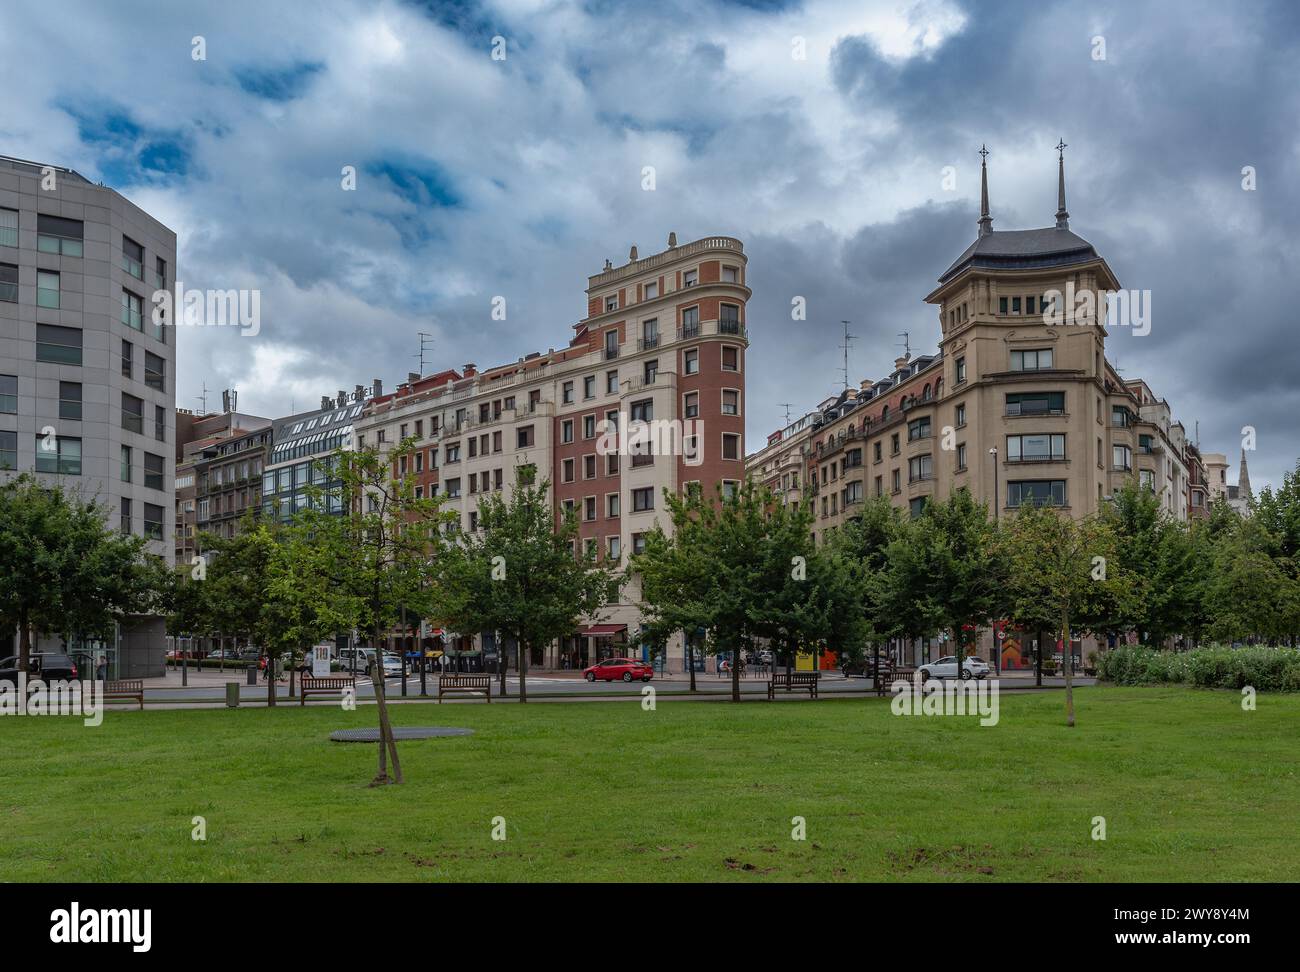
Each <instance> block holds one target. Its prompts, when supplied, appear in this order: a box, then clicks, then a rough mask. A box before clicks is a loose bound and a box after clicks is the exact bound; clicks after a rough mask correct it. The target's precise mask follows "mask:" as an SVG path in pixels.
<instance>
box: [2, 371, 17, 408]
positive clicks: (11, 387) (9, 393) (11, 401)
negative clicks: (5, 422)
mask: <svg viewBox="0 0 1300 972" xmlns="http://www.w3.org/2000/svg"><path fill="white" fill-rule="evenodd" d="M0 412H3V413H5V414H8V415H17V414H18V376H17V375H0Z"/></svg>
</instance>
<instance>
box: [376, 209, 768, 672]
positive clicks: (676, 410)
mask: <svg viewBox="0 0 1300 972" xmlns="http://www.w3.org/2000/svg"><path fill="white" fill-rule="evenodd" d="M586 294H587V313H586V316H585V317H584V318H583V319H582V320H581V321H579V322H578V323H577V324H575V325H573V336H572V338H571V339H570V340H569V344H568V346H567V347H564V348H561V349H558V350H557V349H554V348H552V349H549V350H548V351H547V352H546V353H545V354H542V353H531V354H526V355H524V356H522V357H520V358H517V359H516V360H514V361H511V362H508V363H506V364H502V365H497V366H494V367H492V368H488V369H486V370H483V371H480V370H479V369H478V368H477V366H475V365H473V364H467V365H465V366H464V367H463V368H462V369H459V370H455V369H452V370H448V371H443V372H440V373H438V374H436V375H432V376H428V377H425V376H420V375H414V374H413V375H409V376H408V379H407V381H406V382H405V383H403V384H402V385H400V386H399V387H398V388H397V390H396V392H394V393H393V394H391V395H381V396H376V397H375V398H374V399H372V400H371V402H370V405H369V408H368V410H367V412H366V414H365V415H364V416H363V417H362V418H361V419H359V420H357V421H356V422H355V423H354V429H355V433H356V442H357V445H358V447H365V446H368V445H376V444H377V445H379V446H380V447H381V449H391V448H392V447H393V446H394V445H395V444H396V443H398V442H401V441H403V440H404V439H407V438H412V439H414V440H415V444H416V447H417V452H416V454H415V456H414V458H413V463H414V465H413V468H411V469H395V470H394V472H395V473H398V474H403V473H410V474H412V475H414V476H415V477H416V481H417V483H418V484H419V489H420V491H421V493H422V494H423V495H429V496H433V495H441V496H443V497H445V498H446V502H447V504H448V505H447V507H446V508H449V509H452V510H455V511H456V512H457V513H458V514H459V515H460V524H459V528H460V529H461V530H476V529H478V501H479V499H480V498H481V497H482V496H483V495H484V494H486V493H496V492H500V493H502V494H504V495H505V496H507V497H508V496H509V493H510V491H511V489H512V488H513V485H514V482H515V470H516V468H517V467H519V466H522V465H534V466H536V467H537V469H538V475H539V477H545V478H548V479H549V480H550V482H551V485H552V489H551V495H552V498H553V500H554V502H555V504H556V512H557V516H558V515H559V513H560V509H561V508H565V509H572V510H574V511H575V513H576V515H577V518H578V521H579V530H580V537H579V540H578V542H579V543H580V544H582V545H583V547H584V548H591V549H595V550H596V551H597V552H598V554H599V556H601V557H603V558H605V559H606V560H608V561H610V562H612V563H614V564H618V565H620V566H622V567H626V564H627V561H628V557H629V556H630V555H631V554H632V553H633V552H636V551H638V550H639V549H640V547H641V544H642V543H643V538H644V536H645V534H646V533H647V532H649V531H650V530H651V529H653V527H654V526H655V525H656V524H659V525H660V526H662V527H663V528H664V529H665V530H671V523H670V521H669V519H668V517H667V515H666V511H665V510H664V508H663V490H664V489H668V490H671V491H673V492H680V491H681V490H682V489H683V488H684V487H685V486H686V485H687V484H688V483H693V482H698V483H699V484H700V485H701V487H702V488H703V489H704V491H705V495H711V494H712V493H713V491H714V489H715V487H716V488H720V489H724V490H729V489H731V488H734V487H735V486H737V485H738V484H739V483H740V482H741V480H742V478H743V475H744V457H745V451H744V421H745V419H744V416H745V352H746V350H747V349H748V347H749V337H748V330H747V326H746V319H745V305H746V302H747V301H748V299H749V295H750V290H749V287H748V286H747V283H746V258H745V253H744V248H743V246H742V244H741V243H740V241H739V240H735V239H732V238H730V237H721V236H716V237H707V238H705V239H700V240H697V241H695V242H693V243H685V244H682V245H678V243H677V240H676V234H673V235H672V236H670V237H669V241H668V247H667V249H665V250H663V251H662V252H659V253H655V254H652V255H650V256H646V257H639V256H638V254H637V250H636V247H633V248H632V251H631V253H630V255H629V259H628V262H627V263H625V264H624V265H622V266H618V267H615V266H613V265H612V264H611V263H610V262H609V261H606V265H605V267H604V269H603V270H601V271H600V272H599V273H596V274H594V275H592V276H591V277H589V278H588V283H587V291H586ZM638 601H639V591H638V590H637V588H636V583H635V578H632V579H630V580H629V583H628V584H627V585H625V587H624V589H623V591H622V595H621V598H620V600H619V601H618V602H617V603H613V604H610V605H608V606H607V607H606V609H605V610H604V611H602V612H601V614H600V616H599V617H597V618H591V619H588V620H587V622H586V623H584V624H582V625H580V626H579V627H578V629H576V630H575V631H574V632H573V634H572V635H571V636H569V637H566V638H564V639H561V640H560V641H559V642H557V643H555V644H552V645H550V646H546V647H545V648H538V649H537V650H536V651H535V652H534V655H533V657H532V659H530V664H531V665H532V666H535V667H550V668H559V667H562V666H563V665H565V664H568V665H570V666H575V667H584V666H585V665H587V664H590V663H592V662H594V661H596V660H598V659H600V658H604V657H609V656H611V655H616V654H631V655H634V656H636V657H643V656H644V649H643V646H642V645H641V644H640V642H639V640H638V637H637V635H638V630H639V627H640V621H641V617H640V612H639V610H638V608H637V603H638ZM440 637H442V638H444V639H445V641H446V645H447V647H448V648H450V649H452V650H455V651H460V652H464V653H466V655H468V656H469V657H470V658H477V657H479V656H478V653H479V652H484V655H485V657H490V656H492V655H494V654H495V652H496V645H495V640H494V636H493V634H492V633H491V632H473V633H469V632H443V633H441V635H440ZM684 659H685V650H684V643H683V640H682V637H681V636H680V635H679V636H678V637H676V638H674V639H673V641H672V642H670V644H669V645H668V651H667V660H666V661H667V669H668V670H669V671H680V670H682V667H683V666H684Z"/></svg>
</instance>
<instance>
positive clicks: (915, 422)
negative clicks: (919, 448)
mask: <svg viewBox="0 0 1300 972" xmlns="http://www.w3.org/2000/svg"><path fill="white" fill-rule="evenodd" d="M929 437H930V416H928V415H927V416H925V417H923V418H918V419H912V421H910V422H908V423H907V441H908V442H915V441H916V440H917V439H928V438H929Z"/></svg>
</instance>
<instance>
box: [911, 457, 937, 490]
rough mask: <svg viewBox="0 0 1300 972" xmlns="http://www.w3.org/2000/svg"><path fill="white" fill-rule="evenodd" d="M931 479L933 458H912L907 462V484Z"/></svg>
mask: <svg viewBox="0 0 1300 972" xmlns="http://www.w3.org/2000/svg"><path fill="white" fill-rule="evenodd" d="M933 478H934V457H933V456H913V457H912V458H911V459H909V460H907V481H908V482H909V483H917V482H921V481H922V480H925V479H933Z"/></svg>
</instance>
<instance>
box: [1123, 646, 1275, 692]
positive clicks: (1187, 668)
mask: <svg viewBox="0 0 1300 972" xmlns="http://www.w3.org/2000/svg"><path fill="white" fill-rule="evenodd" d="M1097 675H1098V677H1099V678H1101V679H1102V680H1104V681H1108V682H1114V683H1115V684H1116V685H1159V684H1178V685H1195V686H1197V687H1199V688H1226V689H1241V688H1244V687H1246V686H1247V685H1249V686H1251V687H1253V688H1255V689H1257V690H1258V691H1262V692H1300V650H1297V649H1295V648H1268V647H1264V646H1260V645H1257V646H1253V647H1248V648H1225V647H1222V646H1211V647H1207V648H1193V649H1192V650H1191V651H1163V650H1157V649H1155V648H1143V647H1139V646H1136V645H1124V646H1121V647H1119V648H1115V649H1113V650H1111V651H1108V652H1104V653H1102V654H1101V655H1100V656H1099V657H1098V659H1097Z"/></svg>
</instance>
